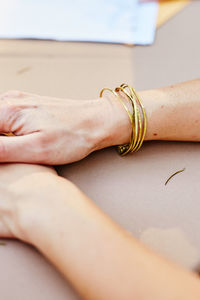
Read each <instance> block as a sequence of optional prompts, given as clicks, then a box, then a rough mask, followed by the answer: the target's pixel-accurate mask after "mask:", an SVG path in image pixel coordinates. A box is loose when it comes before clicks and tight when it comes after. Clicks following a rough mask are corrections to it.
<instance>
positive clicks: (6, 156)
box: [0, 132, 44, 163]
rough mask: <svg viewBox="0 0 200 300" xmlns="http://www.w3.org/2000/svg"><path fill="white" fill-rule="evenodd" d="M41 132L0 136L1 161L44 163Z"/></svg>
mask: <svg viewBox="0 0 200 300" xmlns="http://www.w3.org/2000/svg"><path fill="white" fill-rule="evenodd" d="M39 141H40V132H34V133H31V134H28V135H23V136H9V137H8V136H0V162H24V163H44V161H43V160H44V157H42V156H44V155H43V152H42V147H41V145H40V144H41V143H39Z"/></svg>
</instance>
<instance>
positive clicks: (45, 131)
mask: <svg viewBox="0 0 200 300" xmlns="http://www.w3.org/2000/svg"><path fill="white" fill-rule="evenodd" d="M117 107H118V106H117ZM121 109H122V116H123V117H124V118H125V120H128V119H127V116H126V112H125V111H123V108H122V107H121V106H119V110H120V112H121ZM120 118H121V117H120ZM120 118H118V117H117V113H116V111H113V107H112V105H111V104H110V102H109V100H108V99H107V98H103V99H101V100H98V99H97V100H87V101H83V100H81V101H80V100H65V99H57V98H49V97H41V96H38V95H33V94H28V93H23V92H19V91H11V92H7V93H5V94H3V95H0V132H2V133H10V132H12V133H13V134H14V135H15V136H14V137H7V136H0V162H28V163H42V164H65V163H70V162H73V161H77V160H80V159H82V158H84V157H85V156H87V155H88V154H89V153H91V152H92V151H94V150H97V149H101V148H103V147H107V146H110V145H113V144H115V140H117V142H118V140H119V141H120V139H122V137H121V136H122V135H120V138H119V139H118V138H117V139H116V137H117V135H119V128H120V125H121V123H120V122H119V121H120ZM114 120H116V124H117V125H116V124H114V123H115V122H114ZM128 126H129V124H128ZM122 127H123V126H122ZM122 130H123V128H122ZM128 134H129V133H128Z"/></svg>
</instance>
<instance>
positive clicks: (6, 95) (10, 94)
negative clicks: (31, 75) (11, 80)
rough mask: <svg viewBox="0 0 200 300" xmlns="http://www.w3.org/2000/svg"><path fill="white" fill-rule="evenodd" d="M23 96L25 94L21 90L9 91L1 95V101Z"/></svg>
mask: <svg viewBox="0 0 200 300" xmlns="http://www.w3.org/2000/svg"><path fill="white" fill-rule="evenodd" d="M22 96H23V92H21V91H19V90H9V91H7V92H6V93H4V94H2V95H1V99H7V98H20V97H22Z"/></svg>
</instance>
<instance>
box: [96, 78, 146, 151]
mask: <svg viewBox="0 0 200 300" xmlns="http://www.w3.org/2000/svg"><path fill="white" fill-rule="evenodd" d="M106 90H107V91H109V92H111V93H113V94H114V95H115V96H116V97H117V99H118V100H119V101H120V102H121V104H122V105H123V107H124V109H125V110H126V112H127V113H128V116H129V118H130V121H131V139H130V143H129V144H124V145H119V146H117V150H118V153H119V154H120V155H121V156H124V155H126V154H128V153H129V152H136V151H138V150H139V149H140V148H141V146H142V144H143V142H144V138H145V134H146V129H147V117H146V112H145V108H144V106H143V104H142V101H141V99H140V97H139V95H138V94H137V92H136V91H135V89H133V88H132V87H131V86H130V85H128V84H125V83H123V84H121V85H120V86H119V87H116V88H115V89H114V90H112V89H109V88H104V89H102V90H101V92H100V97H102V95H103V92H104V91H106ZM119 91H121V92H122V93H124V95H126V96H127V97H128V99H129V100H130V102H131V105H132V109H133V111H132V114H131V112H130V111H129V109H128V108H127V106H126V104H125V103H124V101H123V99H122V97H121V96H120V95H119Z"/></svg>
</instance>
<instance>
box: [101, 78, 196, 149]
mask: <svg viewBox="0 0 200 300" xmlns="http://www.w3.org/2000/svg"><path fill="white" fill-rule="evenodd" d="M138 94H139V95H140V98H141V100H142V103H143V105H144V107H145V110H146V114H147V132H146V136H145V140H182V141H200V79H197V80H193V81H188V82H185V83H181V84H177V85H173V86H169V87H164V88H160V89H154V90H147V91H140V92H138ZM103 100H104V101H105V102H107V103H108V104H107V114H108V112H109V114H110V116H109V123H108V119H107V114H105V116H104V118H106V121H105V124H107V123H108V124H109V126H110V128H109V130H106V131H105V135H108V132H110V140H109V139H108V138H107V140H106V141H107V144H106V146H110V145H118V144H123V143H127V142H129V141H130V133H131V125H130V120H129V117H128V115H127V113H126V111H125V110H124V108H123V106H122V105H121V103H119V101H118V99H116V98H115V97H114V96H112V95H111V94H109V93H107V94H104V98H103ZM124 100H125V101H126V104H127V105H129V108H130V109H131V105H130V104H128V100H127V99H125V98H124ZM100 148H101V147H100Z"/></svg>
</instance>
